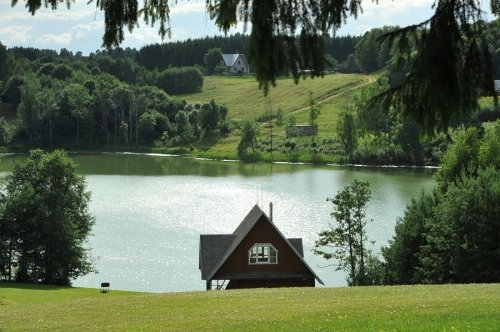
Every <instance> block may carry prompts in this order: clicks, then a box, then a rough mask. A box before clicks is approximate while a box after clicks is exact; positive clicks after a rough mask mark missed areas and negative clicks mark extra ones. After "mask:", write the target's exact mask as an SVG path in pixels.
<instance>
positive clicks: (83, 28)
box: [71, 21, 104, 40]
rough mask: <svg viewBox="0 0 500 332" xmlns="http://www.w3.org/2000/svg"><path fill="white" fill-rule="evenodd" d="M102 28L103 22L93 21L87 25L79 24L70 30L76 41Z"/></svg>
mask: <svg viewBox="0 0 500 332" xmlns="http://www.w3.org/2000/svg"><path fill="white" fill-rule="evenodd" d="M103 28H104V21H94V22H91V23H88V24H84V23H80V24H77V25H75V26H74V27H72V28H71V34H72V35H73V36H74V37H75V39H77V40H78V39H82V38H83V37H86V36H87V35H88V34H89V33H91V32H92V31H93V30H102V29H103Z"/></svg>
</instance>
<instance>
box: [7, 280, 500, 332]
mask: <svg viewBox="0 0 500 332" xmlns="http://www.w3.org/2000/svg"><path fill="white" fill-rule="evenodd" d="M499 327H500V284H481V285H435V286H393V287H356V288H315V289H314V288H308V289H305V288H294V289H257V290H239V291H211V292H192V293H167V294H144V293H133V292H119V291H114V290H112V291H111V292H110V293H107V294H101V293H100V292H99V290H98V289H82V288H58V287H47V286H45V287H34V286H31V287H29V286H28V287H25V286H24V285H18V284H6V283H3V284H2V283H0V330H2V331H17V330H30V331H31V330H50V331H54V330H57V331H68V330H70V331H75V330H167V331H198V330H203V331H207V330H208V331H218V330H227V331H234V330H243V331H285V330H286V331H320V330H321V331H334V330H336V331H498V330H499Z"/></svg>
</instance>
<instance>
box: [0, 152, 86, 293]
mask: <svg viewBox="0 0 500 332" xmlns="http://www.w3.org/2000/svg"><path fill="white" fill-rule="evenodd" d="M4 194H5V196H4V197H2V199H1V219H0V229H1V230H2V231H1V232H0V234H1V235H0V247H2V248H3V249H7V254H6V255H2V256H0V260H2V262H1V264H0V268H1V269H2V271H1V273H2V276H1V277H2V279H4V280H11V278H13V277H14V278H15V280H16V281H21V282H33V283H38V282H41V283H46V284H58V285H69V284H70V283H71V280H73V279H75V278H77V277H79V276H82V275H85V274H87V273H89V272H91V271H92V270H93V268H92V264H91V262H90V261H89V256H88V249H86V248H85V244H86V239H87V237H88V235H89V234H90V231H91V228H92V225H93V224H94V219H93V218H92V217H91V216H90V214H89V213H88V203H89V200H90V193H89V192H87V191H86V190H85V180H84V178H83V177H82V176H81V175H78V174H77V173H76V164H75V163H74V162H73V161H72V160H71V159H70V158H69V157H68V156H67V154H66V153H65V152H63V151H55V152H53V153H50V154H46V153H44V152H42V151H41V150H34V151H31V152H30V156H29V158H28V159H27V160H26V161H25V162H23V163H21V164H18V165H16V166H15V168H14V171H13V173H12V175H9V176H7V180H6V183H5V187H4Z"/></svg>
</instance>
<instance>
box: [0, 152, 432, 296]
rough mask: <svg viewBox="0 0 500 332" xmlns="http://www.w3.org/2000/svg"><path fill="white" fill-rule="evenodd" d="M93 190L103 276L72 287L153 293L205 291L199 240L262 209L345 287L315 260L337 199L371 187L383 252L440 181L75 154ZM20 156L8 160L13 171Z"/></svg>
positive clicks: (96, 253)
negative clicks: (355, 187) (346, 190)
mask: <svg viewBox="0 0 500 332" xmlns="http://www.w3.org/2000/svg"><path fill="white" fill-rule="evenodd" d="M71 156H72V158H73V159H74V160H75V161H76V162H77V163H78V164H79V171H80V172H81V173H82V174H84V175H85V177H86V181H87V187H88V190H90V191H91V192H92V200H91V203H90V212H91V214H92V215H93V216H95V218H96V223H95V226H94V228H93V235H92V236H91V237H90V239H89V242H88V246H89V247H90V248H92V255H93V257H94V259H95V266H96V267H97V269H98V270H99V273H98V274H90V275H87V276H84V277H81V278H78V279H77V280H75V281H74V282H73V285H74V286H78V287H94V288H97V287H99V285H100V283H101V282H110V283H111V289H122V290H135V291H147V292H178V291H194V290H203V289H205V282H204V281H202V280H201V276H200V271H199V269H198V250H199V248H198V245H199V236H200V234H216V233H232V232H233V231H234V229H235V228H236V227H237V226H238V225H239V223H240V222H241V221H242V220H243V218H244V217H245V216H246V214H247V213H248V212H249V211H250V209H251V208H252V207H253V206H254V205H255V204H258V205H259V206H260V207H261V208H262V209H263V210H264V211H266V213H268V212H269V202H273V205H274V208H273V217H274V218H273V219H274V220H273V221H274V223H275V224H276V226H277V227H278V228H279V229H280V230H281V232H282V233H283V234H284V235H285V236H286V237H302V239H303V242H304V256H305V259H306V261H307V262H308V263H309V265H310V266H311V267H312V268H313V269H314V270H315V271H316V273H317V274H318V275H319V276H320V278H322V280H323V281H324V282H325V284H326V286H329V287H332V286H345V285H346V282H345V274H344V273H343V272H336V271H335V269H334V267H332V266H331V264H332V262H331V261H326V260H324V259H322V258H320V257H317V256H315V255H314V254H313V253H312V252H311V249H312V246H313V244H314V241H315V240H316V239H317V234H318V233H319V232H320V231H322V230H324V229H326V228H328V227H329V223H330V222H331V221H332V220H331V218H330V212H331V210H332V207H333V205H332V203H330V202H327V201H326V198H327V197H333V196H334V195H335V194H336V193H337V192H338V191H339V190H341V189H342V188H343V187H344V186H345V185H347V184H349V183H350V182H351V181H352V180H353V179H359V180H361V181H367V182H369V183H370V186H371V191H372V199H371V201H370V202H369V204H368V209H367V214H368V217H369V219H372V221H368V226H367V233H368V237H369V240H370V241H374V243H373V247H372V248H373V249H374V250H375V251H376V252H378V251H379V248H380V247H381V246H384V245H387V243H388V240H389V239H391V237H392V235H393V233H394V225H395V223H396V220H397V218H398V217H400V216H402V215H403V212H404V209H405V207H406V204H407V203H408V202H409V201H410V200H411V199H412V198H413V197H416V196H418V195H419V193H420V192H422V191H429V190H431V189H432V188H433V186H434V184H435V182H434V180H433V178H432V173H433V171H432V170H429V169H420V168H392V167H378V168H369V167H342V166H311V165H297V164H264V163H257V164H247V163H239V162H230V161H225V162H224V161H211V160H198V159H193V158H184V157H179V156H165V155H143V154H126V153H125V154H111V153H109V154H107V153H102V154H72V155H71ZM21 158H23V157H22V156H18V155H14V156H4V157H3V158H2V168H3V170H4V171H9V170H11V169H12V165H13V163H14V162H16V161H18V160H20V159H21Z"/></svg>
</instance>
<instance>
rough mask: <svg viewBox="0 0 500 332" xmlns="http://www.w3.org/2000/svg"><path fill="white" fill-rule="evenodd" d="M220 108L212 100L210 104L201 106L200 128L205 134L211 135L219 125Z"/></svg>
mask: <svg viewBox="0 0 500 332" xmlns="http://www.w3.org/2000/svg"><path fill="white" fill-rule="evenodd" d="M219 121H220V117H219V106H218V105H217V104H216V103H215V101H214V100H213V99H212V100H211V101H210V103H206V104H203V105H201V110H200V126H201V128H202V129H203V131H204V132H205V134H211V133H212V132H214V131H215V129H217V126H218V125H219Z"/></svg>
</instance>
